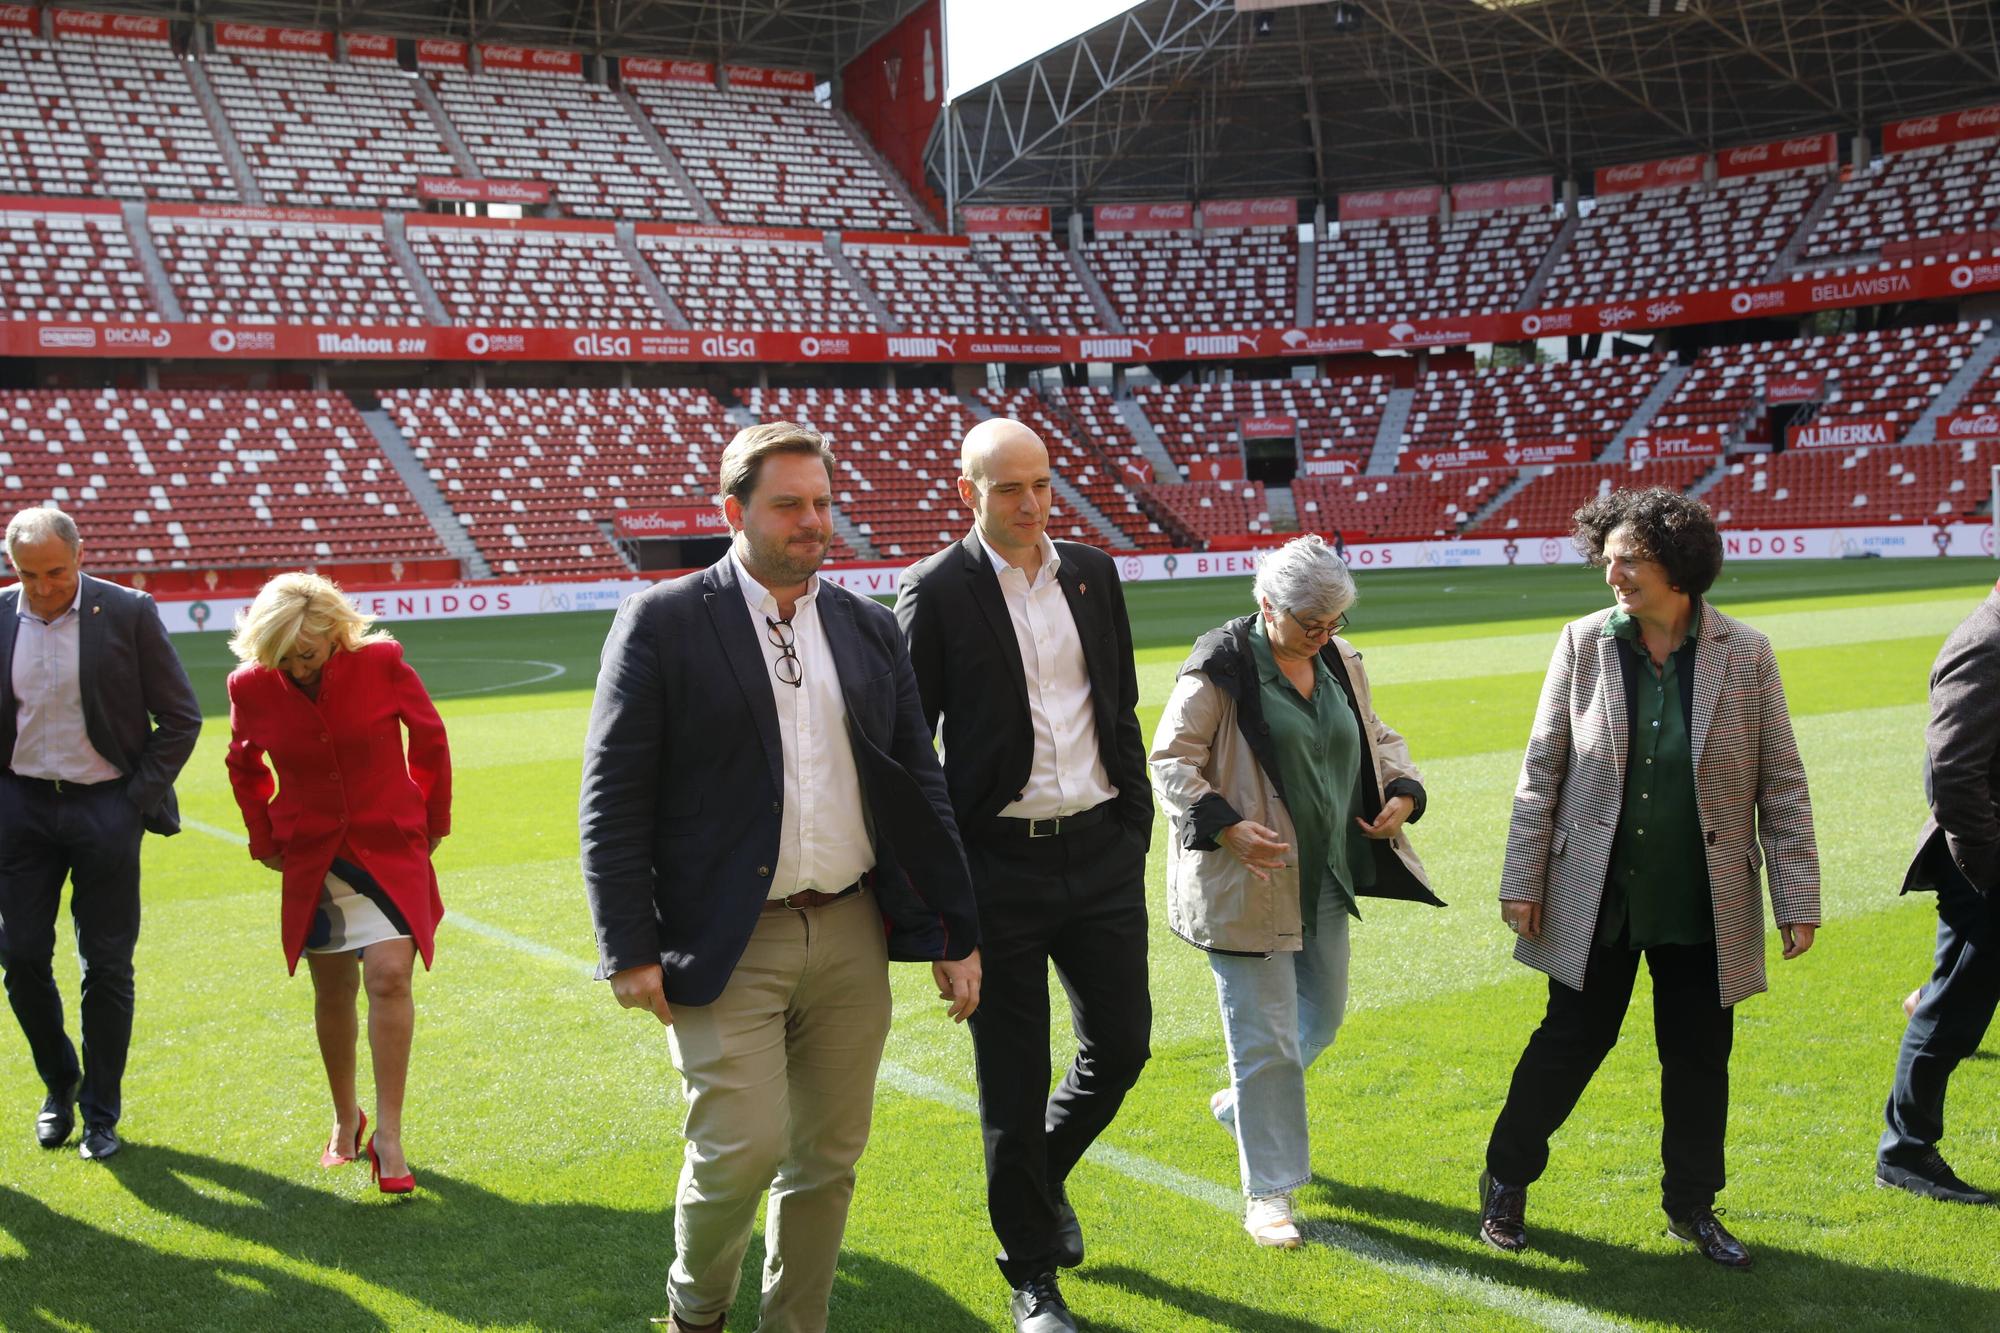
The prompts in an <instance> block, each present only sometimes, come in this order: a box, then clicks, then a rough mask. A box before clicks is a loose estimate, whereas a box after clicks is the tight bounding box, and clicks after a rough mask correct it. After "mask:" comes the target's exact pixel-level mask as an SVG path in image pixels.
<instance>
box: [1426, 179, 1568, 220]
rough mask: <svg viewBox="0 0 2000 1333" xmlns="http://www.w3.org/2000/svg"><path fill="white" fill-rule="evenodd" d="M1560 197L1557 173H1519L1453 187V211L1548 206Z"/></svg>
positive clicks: (1487, 210)
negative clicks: (1543, 174) (1509, 177)
mask: <svg viewBox="0 0 2000 1333" xmlns="http://www.w3.org/2000/svg"><path fill="white" fill-rule="evenodd" d="M1555 201H1556V178H1555V177H1554V176H1516V177H1514V178H1513V179H1512V180H1499V181H1474V182H1472V183H1471V184H1469V185H1454V186H1452V187H1451V211H1452V212H1454V213H1489V212H1491V211H1493V210H1494V209H1496V208H1547V207H1549V206H1550V205H1551V204H1553V203H1555Z"/></svg>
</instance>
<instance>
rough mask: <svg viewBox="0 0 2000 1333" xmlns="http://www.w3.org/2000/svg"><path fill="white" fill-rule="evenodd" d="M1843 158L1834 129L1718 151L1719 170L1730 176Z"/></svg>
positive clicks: (1822, 164)
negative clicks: (1833, 132)
mask: <svg viewBox="0 0 2000 1333" xmlns="http://www.w3.org/2000/svg"><path fill="white" fill-rule="evenodd" d="M1839 160H1840V136H1838V135H1836V134H1832V133H1827V134H1808V135H1804V136H1803V137H1801V138H1797V139H1775V140H1773V141H1772V142H1770V143H1758V144H1749V145H1747V146H1745V147H1742V148H1731V149H1730V150H1728V151H1727V152H1724V153H1718V154H1716V157H1715V174H1716V175H1717V176H1719V177H1721V178H1723V179H1724V180H1727V179H1729V178H1731V177H1734V176H1762V175H1766V174H1768V173H1770V172H1773V171H1797V170H1798V169H1799V168H1801V167H1830V166H1832V165H1833V164H1834V163H1836V162H1838V161H1839Z"/></svg>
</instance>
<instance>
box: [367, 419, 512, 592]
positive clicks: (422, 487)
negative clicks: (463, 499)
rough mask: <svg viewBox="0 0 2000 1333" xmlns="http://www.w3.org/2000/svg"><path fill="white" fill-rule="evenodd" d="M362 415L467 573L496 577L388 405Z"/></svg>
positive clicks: (420, 506)
mask: <svg viewBox="0 0 2000 1333" xmlns="http://www.w3.org/2000/svg"><path fill="white" fill-rule="evenodd" d="M357 406H358V405H357ZM361 419H362V421H364V422H366V423H367V425H368V432H369V434H371V435H373V436H374V437H375V442H376V443H377V444H379V445H381V446H382V454H383V456H384V457H385V458H387V459H388V460H389V466H391V467H393V468H395V469H396V475H397V476H399V477H401V478H402V479H403V485H404V486H406V487H408V488H409V492H410V494H411V496H412V497H414V498H415V499H416V502H417V507H418V508H419V509H421V510H423V514H424V517H425V518H426V519H428V520H430V525H431V530H432V531H433V532H435V533H437V537H438V541H439V543H440V544H442V545H443V547H444V549H445V554H447V555H449V556H451V557H452V558H453V559H455V560H457V561H458V567H459V569H460V570H462V571H463V572H464V574H465V577H467V578H471V579H490V578H492V577H493V567H492V566H491V565H489V564H488V563H487V562H486V557H485V556H483V555H481V554H480V553H479V548H478V547H477V546H475V545H474V544H473V541H472V537H471V534H469V533H468V532H467V531H466V530H465V525H464V524H463V523H462V522H460V521H459V517H458V515H457V514H455V513H453V512H452V509H451V506H450V505H449V504H447V503H446V502H445V498H444V492H443V491H441V490H439V489H438V486H437V483H436V482H434V481H432V480H431V474H430V472H429V471H428V470H427V469H426V468H425V467H424V464H423V460H422V459H420V458H418V457H417V454H416V450H414V449H412V448H411V447H410V442H409V441H408V440H407V439H405V438H404V437H403V432H402V429H401V428H400V427H398V426H397V425H396V419H395V418H394V417H392V416H390V415H389V412H388V409H387V408H381V407H372V408H367V409H364V410H362V412H361Z"/></svg>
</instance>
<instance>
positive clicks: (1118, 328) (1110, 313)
mask: <svg viewBox="0 0 2000 1333" xmlns="http://www.w3.org/2000/svg"><path fill="white" fill-rule="evenodd" d="M1063 255H1064V256H1065V257H1066V258H1067V259H1068V260H1069V266H1070V267H1071V268H1073V269H1075V270H1076V280H1077V281H1078V282H1080V283H1082V284H1083V290H1084V291H1085V292H1086V293H1088V294H1089V296H1090V303H1091V305H1093V306H1095V307H1096V308H1097V317H1098V318H1099V319H1101V320H1103V321H1104V331H1105V332H1106V333H1119V334H1122V333H1124V332H1125V321H1124V320H1122V319H1120V318H1119V317H1118V307H1117V306H1114V305H1112V304H1111V298H1110V297H1109V296H1106V295H1105V294H1104V288H1103V286H1102V285H1101V284H1099V282H1098V281H1097V275H1096V274H1095V273H1092V272H1091V271H1090V263H1089V261H1087V260H1086V259H1084V257H1083V252H1082V251H1080V250H1074V249H1065V250H1064V251H1063Z"/></svg>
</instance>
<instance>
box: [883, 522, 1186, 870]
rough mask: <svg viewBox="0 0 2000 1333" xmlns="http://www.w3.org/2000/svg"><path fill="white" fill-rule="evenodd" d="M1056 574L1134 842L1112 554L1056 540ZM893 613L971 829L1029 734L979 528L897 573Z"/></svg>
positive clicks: (1015, 779) (1137, 807)
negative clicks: (898, 584)
mask: <svg viewBox="0 0 2000 1333" xmlns="http://www.w3.org/2000/svg"><path fill="white" fill-rule="evenodd" d="M1055 547H1056V554H1057V555H1058V556H1060V557H1061V560H1062V563H1061V566H1060V567H1059V568H1058V569H1057V571H1056V581H1057V582H1058V583H1060V584H1061V585H1062V590H1063V598H1064V600H1066V601H1067V602H1068V603H1069V609H1070V614H1071V616H1072V617H1074V618H1075V620H1076V632H1077V636H1078V637H1079V638H1080V639H1081V640H1082V642H1083V660H1084V665H1085V667H1087V668H1088V670H1089V672H1090V704H1091V712H1092V715H1093V718H1094V720H1095V722H1096V724H1097V750H1098V755H1099V757H1100V758H1101V759H1102V760H1103V761H1104V771H1105V773H1106V774H1108V775H1109V776H1110V778H1111V784H1112V785H1113V786H1114V787H1116V788H1117V789H1118V818H1119V822H1120V823H1121V824H1123V825H1124V826H1125V827H1126V828H1127V829H1128V830H1130V831H1131V832H1132V833H1133V834H1134V835H1135V836H1136V837H1137V838H1138V839H1139V842H1140V845H1141V846H1145V845H1148V844H1150V842H1151V840H1152V836H1153V792H1152V787H1151V786H1150V785H1149V784H1148V782H1147V780H1146V746H1145V742H1144V741H1143V740H1142V739H1141V738H1140V735H1139V713H1138V707H1139V678H1138V673H1137V671H1136V670H1135V668H1134V667H1133V663H1132V625H1131V622H1130V621H1129V620H1128V619H1127V618H1126V615H1125V591H1124V589H1123V588H1122V587H1121V586H1120V585H1119V582H1118V569H1117V566H1116V565H1115V564H1114V563H1113V562H1112V559H1111V557H1110V556H1108V555H1106V554H1105V553H1104V552H1102V551H1100V550H1098V549H1097V548H1096V547H1094V546H1085V545H1084V544H1083V543H1081V542H1057V543H1056V544H1055ZM896 621H897V623H898V624H900V625H901V626H902V627H903V637H904V638H905V639H906V640H907V641H908V643H909V645H910V661H911V662H912V664H913V665H914V666H915V667H916V672H917V690H918V692H919V693H920V694H921V695H922V696H923V704H924V720H925V721H926V722H927V723H929V724H930V726H931V727H932V728H933V729H935V728H936V727H937V721H938V715H939V714H940V713H941V714H943V715H944V768H945V782H946V785H947V786H949V787H950V789H951V804H952V808H953V809H954V810H956V811H957V812H958V826H959V828H961V829H962V830H964V831H965V836H966V837H968V838H975V839H976V838H980V837H982V836H984V835H985V834H986V833H987V832H989V831H990V830H991V828H992V823H993V820H994V818H995V817H996V816H997V815H998V814H999V813H1000V811H1001V810H1003V809H1005V808H1006V807H1007V806H1008V805H1009V804H1011V803H1012V802H1013V801H1014V800H1015V799H1016V798H1017V797H1018V796H1019V795H1020V793H1021V789H1022V787H1023V786H1024V785H1025V784H1026V783H1027V781H1028V776H1029V772H1030V770H1031V769H1032V767H1033V765H1034V758H1035V736H1034V732H1033V730H1032V728H1031V726H1030V724H1029V721H1028V678H1027V672H1026V670H1025V668H1024V667H1023V665H1022V663H1021V646H1020V641H1019V640H1018V639H1016V638H1015V637H1014V622H1013V620H1012V618H1011V617H1009V615H1008V614H1007V599H1006V597H1005V595H1004V594H1003V593H1002V592H1001V591H1000V578H999V576H998V575H997V574H995V573H994V572H993V562H992V560H991V559H990V558H989V557H988V556H987V554H986V547H985V546H984V544H982V543H981V542H980V540H979V535H978V534H977V533H976V532H975V533H969V534H967V535H966V537H965V540H963V541H960V542H956V543H954V544H953V545H951V546H947V547H945V548H944V549H943V550H942V551H939V552H937V553H936V554H934V555H931V556H928V557H926V558H925V559H923V560H921V561H919V562H918V563H917V564H915V565H913V566H911V567H910V568H909V569H908V570H907V571H905V572H904V574H903V582H902V588H901V591H900V593H899V594H898V596H897V598H896Z"/></svg>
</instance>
